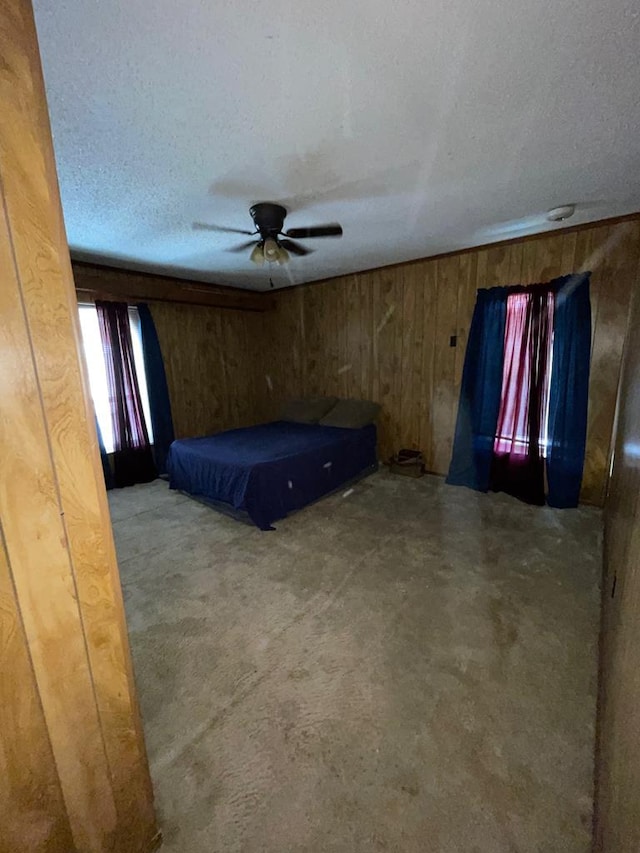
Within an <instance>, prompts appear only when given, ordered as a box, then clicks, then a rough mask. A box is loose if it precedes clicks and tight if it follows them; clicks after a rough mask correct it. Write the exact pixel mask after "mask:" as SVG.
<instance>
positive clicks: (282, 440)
mask: <svg viewBox="0 0 640 853" xmlns="http://www.w3.org/2000/svg"><path fill="white" fill-rule="evenodd" d="M377 468H378V461H377V454H376V428H375V425H374V424H372V423H370V424H368V425H367V426H364V427H361V428H359V429H344V428H341V427H335V426H324V425H322V424H317V423H312V424H308V423H292V422H289V421H273V422H271V423H266V424H259V425H257V426H251V427H244V428H242V429H232V430H227V431H226V432H221V433H218V434H217V435H211V436H205V437H203V438H186V439H181V440H178V441H174V442H173V444H172V445H171V448H170V450H169V455H168V457H167V471H168V474H169V486H170V488H172V489H179V490H180V491H182V492H186V493H187V494H188V495H191V496H192V497H195V498H198V499H202V500H204V501H205V502H208V503H211V504H212V505H213V506H218V507H219V508H224V507H227V508H231V509H232V510H234V511H235V512H236V513H238V514H239V515H240V516H241V517H242V515H243V514H246V516H248V518H249V519H250V520H251V522H253V524H255V525H256V526H257V527H259V528H260V529H261V530H273V529H274V528H273V526H272V525H273V522H274V521H277V520H278V519H282V518H284V517H285V516H286V515H288V514H289V513H290V512H293V511H294V510H297V509H301V508H302V507H304V506H307V505H308V504H310V503H312V502H313V501H315V500H317V499H318V498H321V497H322V496H323V495H326V494H329V493H330V492H333V491H334V490H336V489H338V488H340V487H341V486H344V485H345V484H346V483H349V482H351V481H353V480H355V479H358V478H360V477H363V476H366V475H367V474H370V473H373V472H374V471H376V470H377Z"/></svg>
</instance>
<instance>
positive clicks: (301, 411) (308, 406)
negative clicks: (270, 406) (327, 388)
mask: <svg viewBox="0 0 640 853" xmlns="http://www.w3.org/2000/svg"><path fill="white" fill-rule="evenodd" d="M337 401H338V398H337V397H308V398H307V399H306V400H289V402H288V403H285V404H284V406H283V409H282V412H281V413H280V420H282V421H293V423H295V424H317V423H318V421H319V420H320V418H321V417H322V416H323V415H326V414H327V412H328V411H329V410H330V409H332V408H333V406H335V404H336V403H337Z"/></svg>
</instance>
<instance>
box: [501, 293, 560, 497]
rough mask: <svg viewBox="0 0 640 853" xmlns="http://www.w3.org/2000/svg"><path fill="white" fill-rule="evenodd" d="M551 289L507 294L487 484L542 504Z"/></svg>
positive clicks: (551, 318)
mask: <svg viewBox="0 0 640 853" xmlns="http://www.w3.org/2000/svg"><path fill="white" fill-rule="evenodd" d="M553 311H554V293H553V291H552V290H551V289H548V288H545V287H539V286H536V287H534V288H527V289H524V288H523V289H522V290H518V291H517V292H515V293H511V294H510V295H509V296H508V298H507V318H506V328H505V343H504V367H503V374H502V396H501V402H500V411H499V414H498V427H497V430H496V438H495V442H494V447H493V463H492V469H491V488H492V489H493V490H494V491H503V492H508V493H509V494H511V495H513V496H514V497H517V498H520V499H521V500H524V501H526V502H527V503H533V504H540V505H542V504H544V502H545V488H544V451H545V445H546V423H547V413H548V406H549V377H550V371H551V354H552V351H553V349H552V348H553Z"/></svg>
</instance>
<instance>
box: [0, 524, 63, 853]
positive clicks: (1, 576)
mask: <svg viewBox="0 0 640 853" xmlns="http://www.w3.org/2000/svg"><path fill="white" fill-rule="evenodd" d="M0 670H1V671H2V678H0V780H2V781H1V782H0V827H2V835H1V836H0V851H2V853H68V851H70V850H72V849H73V839H72V837H71V828H70V826H69V820H68V817H67V814H66V810H65V805H64V801H63V799H62V790H61V788H60V781H59V779H58V775H57V772H56V764H55V760H54V757H53V752H52V750H51V744H50V742H49V734H48V731H47V725H46V722H45V718H44V714H43V712H42V707H41V705H40V696H39V694H38V688H37V684H36V681H35V677H34V674H33V670H32V668H31V660H30V656H29V648H28V645H27V638H26V636H25V633H24V629H23V626H22V620H21V614H20V609H19V606H18V601H17V599H16V596H15V591H14V588H13V583H12V578H11V573H10V568H9V560H8V557H7V552H6V548H5V544H4V539H3V538H2V535H1V531H0Z"/></svg>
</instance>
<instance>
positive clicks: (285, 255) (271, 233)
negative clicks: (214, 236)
mask: <svg viewBox="0 0 640 853" xmlns="http://www.w3.org/2000/svg"><path fill="white" fill-rule="evenodd" d="M249 213H250V214H251V218H252V219H253V224H254V225H255V230H254V231H243V230H241V229H239V228H225V227H223V226H222V225H207V224H205V223H204V222H194V224H193V227H194V228H198V229H200V230H202V231H222V232H224V233H225V234H248V235H249V236H251V237H253V238H254V239H253V240H248V241H247V242H246V243H241V244H240V245H239V246H233V247H232V248H230V249H227V251H228V252H244V251H245V250H246V249H248V248H250V247H251V246H253V247H254V248H253V251H252V252H251V255H250V258H251V260H252V261H253V262H254V264H258V265H259V266H262V265H263V264H264V262H265V261H267V262H268V263H279V264H286V263H287V261H288V260H289V252H291V253H292V254H294V255H308V254H309V253H310V252H312V251H313V249H307V248H306V246H302V245H301V244H300V243H296V242H295V240H296V239H310V238H315V237H341V236H342V227H341V226H340V225H338V224H337V223H331V224H329V225H314V226H311V228H290V229H289V230H288V231H283V230H282V227H283V225H284V220H285V217H286V215H287V210H286V208H284V207H282V205H281V204H273V203H272V202H270V201H261V202H260V203H259V204H254V205H253V206H252V207H250V208H249Z"/></svg>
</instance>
